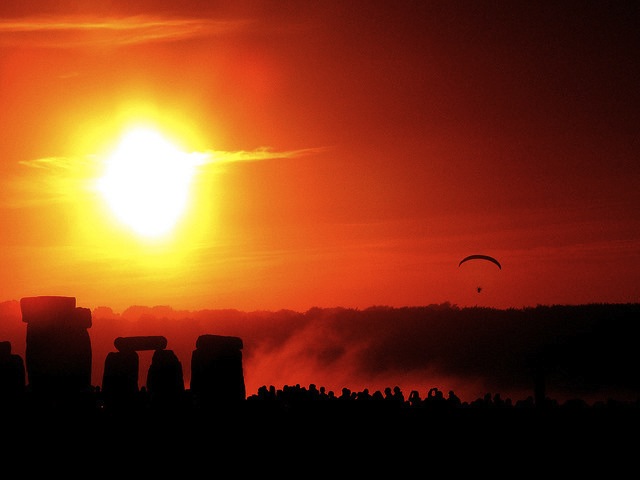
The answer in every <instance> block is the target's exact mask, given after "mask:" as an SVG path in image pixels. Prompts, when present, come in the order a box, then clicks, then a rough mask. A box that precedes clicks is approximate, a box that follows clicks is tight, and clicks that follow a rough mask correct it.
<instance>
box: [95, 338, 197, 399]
mask: <svg viewBox="0 0 640 480" xmlns="http://www.w3.org/2000/svg"><path fill="white" fill-rule="evenodd" d="M113 344H114V346H115V347H116V349H117V350H118V351H117V352H109V353H108V354H107V358H106V359H105V365H104V373H103V379H102V394H103V397H104V401H105V406H108V407H110V408H121V407H130V406H134V405H136V404H138V403H139V402H137V400H138V399H139V398H140V397H141V396H140V395H139V393H140V392H141V389H140V388H139V385H138V383H139V382H138V380H139V366H140V359H139V357H138V352H139V351H145V350H153V352H154V353H153V358H152V360H151V365H150V366H149V371H148V372H147V381H146V387H145V392H146V393H147V394H148V396H149V398H148V399H145V402H146V401H147V400H148V401H152V402H154V403H155V404H157V405H169V404H175V402H177V401H179V400H180V399H181V397H182V396H183V394H184V377H183V372H182V363H180V360H179V359H178V357H177V356H176V355H175V353H174V352H173V351H172V350H165V349H166V346H167V339H166V338H165V337H163V336H134V337H117V338H116V339H115V340H114V342H113Z"/></svg>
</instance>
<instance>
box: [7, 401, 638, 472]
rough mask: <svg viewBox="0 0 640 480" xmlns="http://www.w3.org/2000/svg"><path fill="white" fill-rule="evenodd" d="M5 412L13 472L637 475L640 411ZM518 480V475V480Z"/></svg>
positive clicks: (265, 407) (275, 406) (180, 408)
mask: <svg viewBox="0 0 640 480" xmlns="http://www.w3.org/2000/svg"><path fill="white" fill-rule="evenodd" d="M94 407H95V405H93V404H91V407H90V408H88V407H87V405H86V404H85V405H80V404H79V405H75V406H74V408H69V406H56V407H54V408H52V407H51V406H46V407H43V406H42V405H28V406H26V407H24V406H23V407H20V408H13V409H7V408H5V409H3V411H2V412H3V415H2V425H3V433H2V435H3V438H4V445H3V450H2V451H3V454H4V455H3V458H4V460H5V465H6V464H7V463H11V462H13V461H16V460H17V459H18V458H20V459H22V458H24V455H25V454H26V455H27V457H26V458H28V459H30V460H29V461H28V462H27V463H24V460H20V465H21V468H22V469H23V470H24V469H25V468H26V470H27V471H30V470H31V469H35V470H34V472H35V471H36V470H39V469H43V468H44V469H46V472H47V473H48V474H53V473H56V472H58V473H62V474H65V475H67V476H71V477H74V476H83V477H84V476H87V475H88V476H93V475H97V474H98V472H99V473H100V474H101V475H103V476H105V478H106V476H108V475H111V476H114V475H117V476H123V475H124V474H127V476H128V475H130V474H136V475H142V474H145V478H147V476H146V475H148V476H151V477H152V476H160V475H161V476H163V478H165V477H167V476H176V477H177V476H179V477H180V478H183V477H190V476H194V475H198V476H204V477H205V478H220V477H223V478H227V477H230V476H233V477H239V476H240V477H244V476H249V475H255V474H262V475H269V476H273V475H276V476H278V477H285V478H294V477H295V478H299V477H301V476H311V475H313V476H314V477H315V476H318V475H323V476H331V477H337V478H343V477H345V476H356V478H363V477H364V476H373V475H376V477H377V476H379V475H383V474H384V475H388V474H393V475H394V476H397V475H403V476H404V475H408V474H412V472H413V473H415V472H418V473H419V474H420V476H426V477H429V476H430V475H429V473H428V472H439V474H440V473H443V474H444V473H446V472H448V473H450V474H454V473H455V474H456V475H457V476H459V475H480V474H483V473H487V474H491V475H497V476H500V477H505V476H507V477H509V478H511V477H513V476H516V474H517V472H522V473H528V474H529V475H535V476H541V475H547V474H549V472H550V471H552V472H555V473H563V472H564V473H565V474H571V475H572V476H575V475H578V474H582V473H584V474H586V473H593V472H594V471H598V470H599V469H602V468H606V469H607V475H608V476H611V475H613V474H615V472H616V471H618V470H620V472H621V473H622V472H623V471H624V469H628V468H635V466H636V464H637V458H638V453H637V452H638V451H639V450H638V447H639V446H640V443H639V440H638V438H639V437H638V435H639V432H640V428H639V427H640V408H638V407H636V406H635V405H634V406H620V405H617V406H607V405H602V406H599V407H584V406H581V407H573V408H570V407H555V408H516V407H511V408H471V407H468V406H467V407H458V408H455V409H430V408H414V407H407V406H406V405H405V406H390V405H387V404H385V403H378V404H376V403H375V402H372V403H367V404H363V403H358V402H308V403H305V402H301V403H298V404H289V405H284V404H280V403H270V402H261V401H249V400H246V401H243V402H238V403H236V404H233V405H215V406H214V405H209V406H206V407H204V406H197V407H196V406H193V405H189V406H187V407H185V405H175V404H174V405H162V406H155V407H149V408H147V407H145V408H123V409H118V410H116V409H111V410H109V409H105V408H94ZM518 476H519V475H518Z"/></svg>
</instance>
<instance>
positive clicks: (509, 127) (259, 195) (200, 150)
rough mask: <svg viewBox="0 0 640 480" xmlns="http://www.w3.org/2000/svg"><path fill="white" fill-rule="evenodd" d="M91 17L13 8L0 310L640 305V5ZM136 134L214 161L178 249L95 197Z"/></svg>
mask: <svg viewBox="0 0 640 480" xmlns="http://www.w3.org/2000/svg"><path fill="white" fill-rule="evenodd" d="M76 3H77V2H65V1H57V2H51V1H43V2H2V3H1V4H0V108H1V109H2V114H1V115H0V132H1V137H0V138H1V141H0V225H1V228H2V236H1V237H0V244H1V249H0V263H1V265H2V275H1V276H0V292H1V293H0V300H14V299H19V298H21V297H25V296H32V295H69V296H75V297H76V298H77V299H78V304H79V305H82V306H83V307H89V308H96V307H99V306H109V307H111V308H113V309H114V311H123V310H124V309H126V308H127V307H128V306H131V305H149V306H152V305H171V306H172V307H174V308H178V309H193V310H195V309H202V308H234V309H240V310H247V311H251V310H259V309H266V310H278V309H292V310H297V311H306V310H307V309H309V308H311V307H313V306H319V307H334V306H342V307H348V308H366V307H369V306H372V305H388V306H420V305H428V304H434V303H436V304H437V303H441V302H451V303H452V304H456V305H460V306H467V305H486V306H492V307H498V308H506V307H511V306H513V307H522V306H535V305H538V304H582V303H590V302H638V301H640V290H639V285H640V276H639V273H638V271H639V269H638V266H640V261H639V260H640V240H639V233H640V215H639V213H638V212H639V209H638V205H640V189H638V178H639V174H640V162H638V151H639V148H640V146H639V144H638V138H640V137H639V135H638V133H639V132H638V127H639V119H640V117H639V116H638V111H640V108H639V107H640V101H639V100H640V98H639V93H638V88H637V79H638V78H640V71H639V62H638V55H637V47H636V45H639V44H640V38H638V37H639V36H640V25H639V22H638V20H639V10H638V8H639V7H638V5H637V3H635V2H614V3H613V4H610V3H608V2H607V3H605V2H542V3H537V2H534V3H530V2H498V6H496V4H495V2H457V1H453V2H441V1H435V2H430V1H425V2H338V1H326V2H277V1H266V2H253V1H249V2H247V1H233V2H196V1H181V2H169V1H148V2H136V1H130V0H129V1H126V2H120V1H109V2H89V3H87V4H86V6H78V5H76ZM209 3H211V5H209ZM132 122H144V123H145V124H150V125H153V126H155V127H156V128H157V129H158V130H160V131H161V132H162V133H163V135H165V136H166V137H167V138H169V139H171V141H173V142H175V144H176V145H178V146H179V147H180V149H181V150H182V151H184V152H185V154H188V155H185V158H187V157H188V158H195V159H198V163H197V170H196V173H195V176H194V177H193V181H192V184H191V189H190V196H189V199H188V205H187V209H186V211H185V214H184V216H183V217H181V219H180V221H179V222H178V224H177V225H176V227H175V229H173V230H172V231H171V232H170V233H169V235H168V236H165V237H163V238H155V239H148V238H143V237H141V236H139V235H137V234H135V233H134V232H132V231H131V230H129V229H128V227H127V226H126V225H124V224H123V223H121V222H120V221H119V220H118V218H116V217H115V216H114V214H113V213H112V212H111V211H110V209H109V207H108V205H107V203H106V201H105V199H104V198H103V197H102V196H101V194H100V193H99V192H98V191H96V189H95V182H96V180H97V179H98V178H99V177H100V176H101V174H102V172H103V171H104V168H105V165H106V162H107V161H108V159H109V158H110V157H109V153H110V152H112V151H113V150H114V148H115V146H116V145H117V142H118V139H119V138H120V135H121V134H123V133H125V132H126V131H127V129H128V128H129V127H130V125H131V124H132ZM472 253H483V254H488V255H492V256H495V257H496V258H499V259H500V262H501V263H502V270H500V271H496V270H495V269H489V270H485V271H480V272H469V271H468V270H466V269H463V267H458V262H459V260H460V259H461V258H463V257H464V256H466V255H469V254H472ZM480 284H481V286H482V287H483V289H482V291H481V292H480V293H478V292H477V290H476V287H477V286H480Z"/></svg>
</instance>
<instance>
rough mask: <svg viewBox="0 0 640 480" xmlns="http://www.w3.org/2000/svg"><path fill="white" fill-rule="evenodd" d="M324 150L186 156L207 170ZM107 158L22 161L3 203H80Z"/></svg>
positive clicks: (216, 152) (263, 150) (9, 180)
mask: <svg viewBox="0 0 640 480" xmlns="http://www.w3.org/2000/svg"><path fill="white" fill-rule="evenodd" d="M323 150H325V149H324V148H305V149H298V150H289V151H274V150H272V149H271V148H269V147H260V148H257V149H255V150H239V151H235V152H229V151H222V150H206V151H203V152H189V153H185V157H184V158H185V161H191V162H193V164H194V165H195V166H196V167H200V168H203V169H204V168H207V167H209V166H210V167H215V166H218V165H219V166H222V165H229V164H234V163H244V162H261V161H267V160H281V159H293V158H299V157H302V156H306V155H312V154H314V153H318V152H321V151H323ZM104 162H105V159H104V158H102V157H100V156H99V155H95V154H91V155H86V156H79V157H67V156H51V157H43V158H37V159H32V160H22V161H19V162H18V164H19V165H21V166H22V167H25V168H24V169H23V170H22V171H21V172H19V174H18V175H16V176H15V177H13V178H7V181H5V185H3V189H4V190H5V192H9V193H10V195H8V196H7V197H6V198H4V199H1V200H0V203H1V204H2V205H4V206H10V207H25V206H36V205H41V204H45V203H47V204H48V203H51V202H66V201H74V200H77V198H78V194H82V193H84V194H90V193H91V192H92V191H93V190H94V183H95V181H96V180H97V178H98V177H99V175H100V174H99V171H100V168H101V166H102V165H103V164H104Z"/></svg>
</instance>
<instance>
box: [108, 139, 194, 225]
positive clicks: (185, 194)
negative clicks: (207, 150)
mask: <svg viewBox="0 0 640 480" xmlns="http://www.w3.org/2000/svg"><path fill="white" fill-rule="evenodd" d="M195 167H196V166H195V164H194V162H193V161H192V160H191V158H190V157H189V155H188V154H187V153H185V152H182V151H181V150H179V149H178V148H177V147H176V146H175V145H174V144H172V143H171V142H170V141H169V140H167V139H166V138H165V137H163V136H162V135H161V134H160V133H159V132H157V131H155V130H153V129H150V128H136V129H133V130H130V131H128V132H127V133H126V134H125V135H124V136H123V137H122V139H121V140H120V143H119V144H118V146H117V148H116V149H115V151H114V152H113V153H112V154H111V155H110V156H109V158H108V159H107V161H106V169H105V172H104V175H103V176H102V177H101V178H100V179H99V180H98V190H99V191H100V192H101V193H102V195H103V196H104V197H105V199H106V201H107V203H108V204H109V206H110V207H111V209H112V210H113V212H114V214H115V215H116V217H117V218H118V219H119V220H120V221H122V222H123V223H125V224H126V225H127V226H129V227H130V228H131V229H132V230H133V231H135V232H136V233H137V234H139V235H142V236H145V237H158V236H162V235H164V234H166V233H168V232H169V231H170V230H171V229H172V228H173V227H174V226H175V225H176V223H177V222H178V220H179V219H180V217H181V216H182V215H183V213H184V211H185V209H186V207H187V203H188V199H189V189H190V186H191V181H192V178H193V175H194V173H195Z"/></svg>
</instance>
